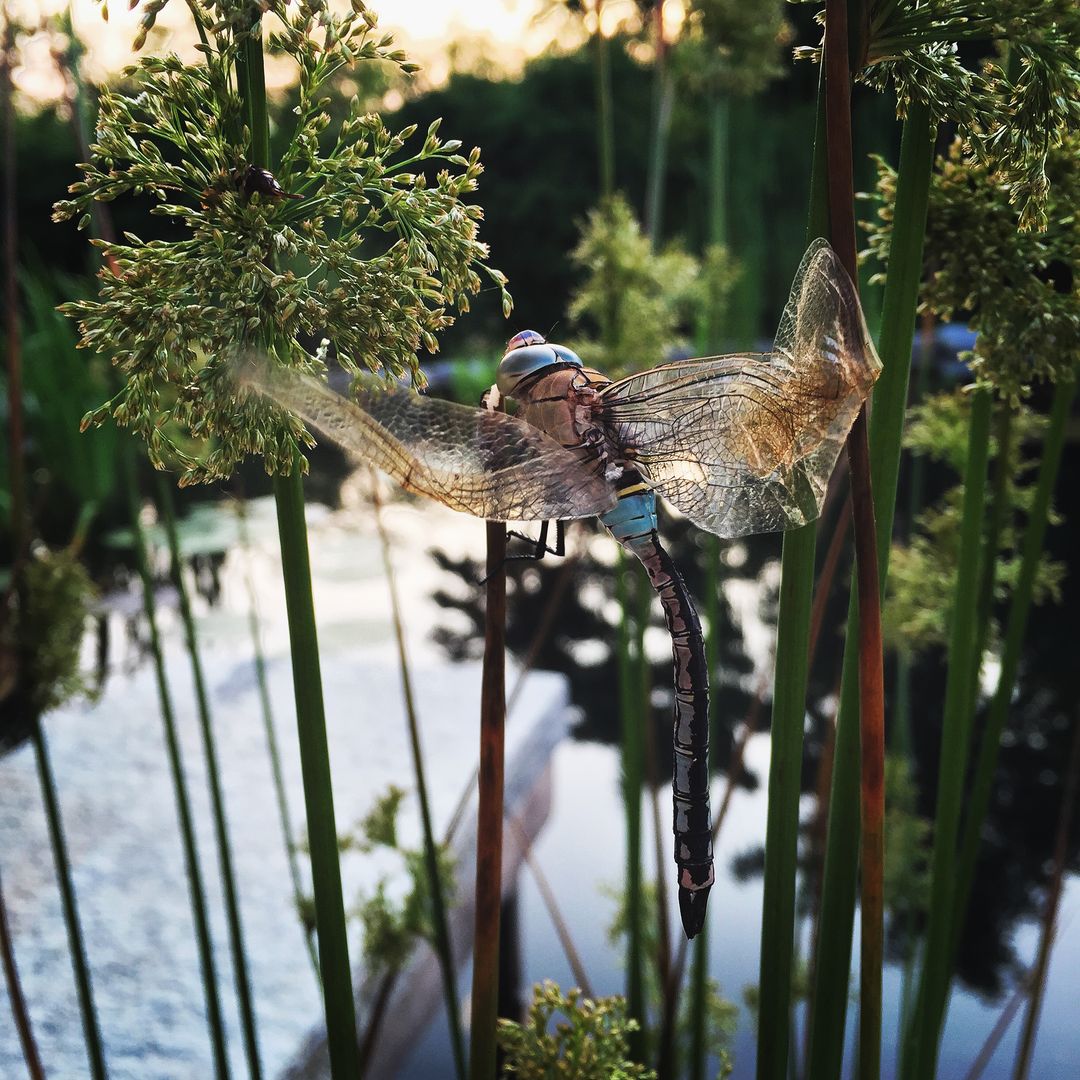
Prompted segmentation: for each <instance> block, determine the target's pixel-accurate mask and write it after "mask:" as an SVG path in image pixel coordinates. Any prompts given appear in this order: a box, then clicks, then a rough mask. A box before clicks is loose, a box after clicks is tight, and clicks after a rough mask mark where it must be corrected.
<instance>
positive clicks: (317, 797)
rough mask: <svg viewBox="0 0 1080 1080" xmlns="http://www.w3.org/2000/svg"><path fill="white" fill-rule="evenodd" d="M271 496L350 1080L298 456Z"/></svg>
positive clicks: (326, 948)
mask: <svg viewBox="0 0 1080 1080" xmlns="http://www.w3.org/2000/svg"><path fill="white" fill-rule="evenodd" d="M274 498H275V500H276V504H277V516H278V535H279V537H280V541H281V572H282V576H283V578H284V582H285V607H286V611H287V613H288V620H289V641H290V646H291V650H292V667H293V691H294V693H295V696H296V723H297V733H298V736H299V740H300V767H301V771H302V774H303V779H304V804H305V808H306V810H307V828H308V850H309V853H310V857H311V880H312V886H313V889H314V893H315V925H316V927H317V929H318V941H319V970H320V972H321V973H322V983H323V1004H324V1007H325V1010H326V1035H327V1042H328V1045H329V1051H330V1072H331V1075H332V1076H333V1078H334V1080H353V1078H354V1077H356V1076H357V1075H359V1072H360V1061H359V1046H358V1043H357V1036H356V1007H355V1005H354V999H353V988H352V969H351V966H350V964H349V940H348V937H347V935H346V931H345V905H344V902H343V900H342V894H341V865H340V863H339V861H338V839H337V824H336V822H335V819H334V794H333V788H332V786H331V776H330V748H329V745H328V742H327V737H326V713H325V709H324V706H323V692H322V676H321V673H320V667H319V642H318V635H317V633H316V628H315V604H314V600H313V598H312V595H311V564H310V559H309V555H308V542H307V525H306V522H305V519H304V487H303V480H302V478H301V476H300V461H299V458H297V460H296V461H295V462H294V465H293V471H292V473H291V474H290V475H289V476H275V477H274Z"/></svg>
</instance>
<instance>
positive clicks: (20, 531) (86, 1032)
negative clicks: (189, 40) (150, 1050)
mask: <svg viewBox="0 0 1080 1080" xmlns="http://www.w3.org/2000/svg"><path fill="white" fill-rule="evenodd" d="M0 14H2V18H3V30H2V41H0V112H2V123H3V148H2V153H3V179H4V196H3V210H2V213H3V222H4V239H3V303H4V324H5V346H6V350H5V351H6V354H7V356H6V361H7V429H8V446H9V454H8V483H9V486H10V495H9V498H10V506H9V518H10V521H11V549H12V550H11V587H12V589H13V591H14V594H15V598H16V605H15V618H16V619H17V620H19V621H20V622H25V621H26V620H27V618H28V608H29V605H30V604H31V603H32V600H31V598H30V595H29V593H28V590H27V588H26V579H25V571H26V560H27V559H28V557H29V555H30V539H31V521H30V509H29V505H28V501H27V483H26V458H25V431H24V425H23V375H22V335H21V326H20V318H19V287H18V281H17V274H18V270H17V259H18V215H17V206H16V200H17V187H16V162H17V149H16V142H15V87H14V84H13V82H12V77H11V69H12V65H13V63H14V56H15V24H14V23H13V22H12V20H11V15H10V12H9V10H8V7H7V5H6V4H5V5H4V7H3V11H2V13H0ZM16 641H17V646H16V649H17V652H16V657H15V662H16V673H17V683H16V686H15V688H14V690H13V693H14V694H15V695H17V696H18V697H20V698H21V699H22V702H21V707H22V708H23V709H25V710H27V712H29V713H30V714H31V715H30V735H31V739H32V741H33V744H34V757H35V760H36V762H37V770H38V779H39V782H40V786H41V798H42V802H43V804H44V808H45V818H46V821H47V823H48V829H49V842H50V845H51V847H52V854H53V862H54V865H55V867H56V878H57V884H58V886H59V888H60V901H61V906H62V909H63V913H64V925H65V928H66V930H67V938H68V952H69V955H70V958H71V965H72V969H73V973H74V976H75V989H76V994H77V997H78V1002H79V1015H80V1018H81V1020H82V1028H83V1036H84V1038H85V1040H86V1053H87V1058H88V1061H89V1067H90V1075H91V1076H92V1077H93V1078H94V1080H104V1078H105V1076H106V1070H105V1053H104V1050H103V1048H102V1040H101V1029H100V1027H99V1025H98V1019H97V1011H96V1009H95V1007H94V996H93V990H92V987H91V980H90V965H89V963H88V962H87V958H86V945H85V942H84V939H83V933H82V925H81V923H80V920H79V911H78V905H77V903H76V899H75V886H74V882H73V881H72V875H71V859H70V856H69V853H68V848H67V840H66V839H65V837H64V826H63V821H62V819H61V814H60V799H59V796H58V794H57V791H56V780H55V777H54V775H53V771H52V764H51V762H50V760H49V749H48V744H47V742H46V739H45V731H44V728H43V727H42V723H41V717H40V716H39V715H37V709H36V707H35V706H34V704H33V702H32V701H31V700H30V695H31V694H32V692H33V687H31V686H29V685H28V677H29V676H28V673H29V671H30V667H31V664H30V659H31V658H30V656H29V655H28V654H27V650H26V647H25V639H24V638H23V636H22V635H21V634H20V635H18V637H17V639H16ZM5 961H6V957H5ZM5 966H6V963H5ZM14 976H15V968H14V956H12V959H11V968H10V973H9V981H11V982H13V983H14V984H15V985H16V991H15V993H13V994H12V1004H13V1007H15V1006H17V1004H18V1001H19V1000H21V998H20V996H19V995H18V988H17V978H15V977H14ZM16 1018H17V1020H18V1010H17V1009H16ZM19 1031H20V1037H21V1038H22V1040H23V1046H24V1053H25V1050H26V1047H27V1046H28V1045H29V1046H30V1048H31V1051H30V1054H29V1055H27V1065H28V1067H30V1068H31V1071H32V1062H33V1059H34V1057H35V1056H36V1055H35V1053H34V1051H33V1041H32V1038H29V1031H30V1029H29V1024H28V1022H27V1024H26V1025H25V1027H24V1026H22V1025H20V1026H19ZM38 1067H39V1068H40V1062H38Z"/></svg>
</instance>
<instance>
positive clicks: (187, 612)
mask: <svg viewBox="0 0 1080 1080" xmlns="http://www.w3.org/2000/svg"><path fill="white" fill-rule="evenodd" d="M157 484H158V491H157V494H158V506H160V507H161V513H162V520H163V523H164V525H165V536H166V539H167V542H168V545H169V573H170V576H171V577H172V583H173V587H174V588H175V589H176V596H177V601H178V603H179V607H180V621H181V622H182V623H183V626H184V644H185V645H186V646H187V651H188V656H189V658H190V659H191V677H192V680H193V682H194V685H195V705H196V709H197V711H198V714H199V731H200V734H201V735H202V744H203V754H204V756H205V757H206V779H207V784H208V785H209V788H210V809H211V811H212V815H213V818H214V835H215V838H216V840H217V849H218V868H219V870H220V872H221V884H222V890H223V892H224V894H225V917H226V922H227V924H228V928H229V947H230V951H231V954H232V962H233V979H234V980H235V984H236V1000H237V1005H238V1007H239V1012H240V1028H241V1030H242V1031H243V1035H244V1053H245V1055H246V1057H247V1064H248V1073H249V1075H250V1076H251V1077H252V1080H258V1078H259V1077H261V1075H262V1067H261V1066H260V1064H259V1040H258V1036H257V1034H256V1031H255V1007H254V1005H253V1003H252V999H251V977H250V975H249V972H248V961H247V953H246V952H245V950H244V930H243V925H242V922H241V919H240V898H239V891H238V889H237V887H236V874H235V872H234V871H233V858H232V843H231V842H230V839H229V825H228V818H227V813H226V810H225V796H224V793H223V792H222V788H221V767H220V765H219V763H218V754H217V740H216V738H215V736H214V726H213V722H212V720H211V718H210V699H209V696H208V694H207V692H206V679H205V677H204V675H203V668H202V660H201V659H200V657H199V638H198V634H197V633H196V630H195V617H194V615H193V614H192V612H191V601H190V599H189V597H188V591H187V586H186V585H185V584H184V573H183V567H182V565H181V562H180V538H179V536H178V535H177V531H176V513H175V511H174V508H173V499H172V492H171V491H170V490H169V485H168V484H167V483H166V482H165V478H164V477H163V476H161V475H160V474H159V475H158V477H157Z"/></svg>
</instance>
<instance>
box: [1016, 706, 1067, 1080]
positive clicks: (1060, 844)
mask: <svg viewBox="0 0 1080 1080" xmlns="http://www.w3.org/2000/svg"><path fill="white" fill-rule="evenodd" d="M1078 785H1080V714H1077V713H1076V711H1075V710H1074V717H1073V737H1072V749H1071V750H1070V752H1069V764H1068V766H1067V768H1066V770H1065V783H1064V791H1063V792H1062V795H1061V809H1060V811H1059V812H1058V826H1057V836H1056V838H1055V840H1054V870H1053V873H1052V874H1051V877H1050V887H1049V889H1048V890H1047V896H1046V908H1045V910H1044V912H1043V926H1042V937H1041V938H1040V940H1039V953H1038V956H1037V957H1036V960H1035V968H1034V970H1033V971H1032V973H1031V1000H1030V1001H1029V1002H1028V1011H1027V1017H1026V1018H1025V1019H1024V1028H1023V1031H1022V1033H1021V1035H1020V1048H1019V1049H1018V1050H1017V1052H1016V1069H1015V1071H1014V1073H1013V1080H1027V1077H1028V1073H1029V1072H1030V1071H1031V1057H1032V1054H1033V1053H1034V1051H1035V1032H1036V1030H1037V1029H1038V1026H1039V1013H1040V1012H1041V1011H1042V1002H1043V995H1044V994H1045V993H1046V976H1047V972H1048V971H1049V970H1050V951H1051V949H1053V947H1054V939H1055V937H1056V936H1057V917H1058V909H1059V908H1060V907H1061V891H1062V886H1063V884H1064V881H1065V867H1066V865H1067V863H1068V858H1069V837H1070V834H1071V832H1072V822H1073V811H1074V809H1075V807H1076V789H1077V786H1078Z"/></svg>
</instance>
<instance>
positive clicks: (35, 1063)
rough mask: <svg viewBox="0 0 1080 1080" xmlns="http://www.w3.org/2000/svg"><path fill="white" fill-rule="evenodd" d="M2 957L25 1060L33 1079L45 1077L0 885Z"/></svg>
mask: <svg viewBox="0 0 1080 1080" xmlns="http://www.w3.org/2000/svg"><path fill="white" fill-rule="evenodd" d="M0 958H2V959H3V964H4V980H5V982H6V984H7V991H8V1001H10V1002H11V1018H12V1020H14V1021H15V1030H16V1031H17V1032H18V1033H19V1044H20V1045H21V1046H22V1052H23V1060H24V1061H25V1062H26V1071H27V1072H28V1073H29V1075H30V1080H45V1070H44V1068H42V1065H41V1056H40V1055H39V1054H38V1048H37V1043H36V1042H35V1041H34V1031H33V1028H32V1027H31V1026H30V1012H29V1010H28V1009H27V1007H26V998H25V997H24V996H23V992H22V983H21V982H20V981H19V968H18V966H17V965H16V963H15V949H14V947H13V945H12V941H11V924H10V923H9V922H8V917H7V905H6V904H5V903H4V890H3V888H2V887H0Z"/></svg>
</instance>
